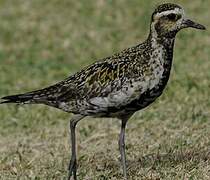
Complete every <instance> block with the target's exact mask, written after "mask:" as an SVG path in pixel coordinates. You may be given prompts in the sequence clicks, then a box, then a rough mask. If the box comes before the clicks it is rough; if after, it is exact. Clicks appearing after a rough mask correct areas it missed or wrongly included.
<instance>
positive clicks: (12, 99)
mask: <svg viewBox="0 0 210 180" xmlns="http://www.w3.org/2000/svg"><path fill="white" fill-rule="evenodd" d="M33 97H34V96H33V95H30V94H17V95H11V96H5V97H3V98H1V101H0V104H5V103H30V102H32V101H33Z"/></svg>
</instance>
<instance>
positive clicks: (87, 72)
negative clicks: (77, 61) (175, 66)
mask: <svg viewBox="0 0 210 180" xmlns="http://www.w3.org/2000/svg"><path fill="white" fill-rule="evenodd" d="M187 27H193V28H197V29H205V27H204V26H202V25H200V24H197V23H195V22H193V21H191V20H189V19H186V18H185V14H184V10H183V9H182V8H181V7H180V6H178V5H175V4H163V5H160V6H159V7H158V8H157V9H156V10H155V11H154V13H153V14H152V20H151V25H150V33H149V36H148V38H147V39H146V41H144V42H143V43H141V44H138V45H136V46H134V47H131V48H128V49H125V50H123V51H122V52H120V53H117V54H114V55H112V56H110V57H107V58H104V59H101V60H99V61H97V62H95V63H94V64H92V65H90V66H88V67H85V68H84V69H82V70H81V71H79V72H77V73H76V74H74V75H72V76H70V77H68V78H67V79H65V80H64V81H62V82H59V83H57V84H55V85H53V86H50V87H47V88H45V89H41V90H38V91H33V92H29V93H25V94H19V95H14V96H7V97H4V98H2V99H3V100H5V101H3V102H1V103H23V104H30V103H33V104H34V103H38V104H46V105H49V106H53V107H56V108H59V109H61V110H63V111H66V112H70V113H74V114H77V116H75V118H73V119H72V121H71V126H70V127H71V140H72V159H71V161H70V165H69V179H70V177H71V175H72V173H73V174H74V179H76V152H75V126H76V123H77V122H78V121H79V120H81V119H82V118H83V117H85V116H93V117H116V118H119V119H121V120H122V127H121V133H120V140H119V145H120V146H119V147H120V152H121V158H122V166H123V174H124V177H125V179H127V175H126V163H125V162H126V161H125V149H124V133H125V126H126V122H127V120H128V119H129V118H130V116H131V115H132V114H133V113H135V112H136V111H138V110H140V109H142V108H145V107H146V106H148V105H149V104H151V103H152V102H153V101H155V100H156V99H157V98H158V97H159V96H160V95H161V94H162V92H163V90H164V88H165V86H166V84H167V82H168V79H169V76H170V70H171V65H172V59H173V46H174V40H175V36H176V33H177V32H178V31H179V30H181V29H183V28H187Z"/></svg>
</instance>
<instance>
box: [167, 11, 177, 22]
mask: <svg viewBox="0 0 210 180" xmlns="http://www.w3.org/2000/svg"><path fill="white" fill-rule="evenodd" d="M167 18H168V19H169V20H176V18H177V16H176V14H173V13H172V14H169V15H167Z"/></svg>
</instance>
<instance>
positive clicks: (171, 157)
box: [0, 0, 210, 180]
mask: <svg viewBox="0 0 210 180" xmlns="http://www.w3.org/2000/svg"><path fill="white" fill-rule="evenodd" d="M160 2H161V1H160V0H158V1H152V0H149V1H139V0H132V1H126V0H119V1H108V0H107V1H105V0H97V1H96V0H90V1H88V3H87V1H85V0H80V1H66V0H65V1H59V0H51V1H45V0H30V1H27V0H16V1H12V0H0V32H1V33H0V94H1V96H4V95H8V94H14V93H20V92H24V91H28V90H33V89H37V88H40V87H44V86H47V85H49V84H52V83H54V82H56V81H58V80H61V79H63V78H64V77H66V76H67V75H69V73H70V74H72V73H74V72H76V71H77V70H79V69H80V68H81V67H83V66H85V65H87V64H89V63H91V62H94V60H96V59H98V58H101V57H105V56H107V55H110V54H112V53H114V52H117V51H120V50H121V49H123V48H125V47H128V46H131V45H133V44H137V43H138V42H141V41H142V40H143V39H145V38H146V35H147V33H148V27H149V21H150V15H151V13H152V11H153V9H154V7H155V5H157V4H159V3H160ZM173 2H177V3H180V4H182V5H183V6H184V7H185V9H186V11H187V14H188V15H189V16H190V17H194V19H196V20H197V21H199V22H201V23H203V24H205V25H206V26H207V29H209V25H210V23H209V15H210V14H209V7H210V2H209V1H208V0H202V1H193V2H192V1H187V0H183V1H173ZM209 37H210V33H209V31H206V32H200V31H195V30H192V29H189V30H185V31H183V32H181V33H180V34H179V35H178V37H177V41H176V47H175V55H174V56H175V58H174V66H173V71H172V76H171V79H170V82H169V85H168V87H167V89H166V91H165V93H164V94H163V96H161V98H159V100H158V101H157V102H156V103H154V104H153V105H152V106H151V107H149V108H147V109H145V110H144V111H141V112H137V113H136V114H135V116H133V118H132V119H131V120H130V121H129V123H128V127H127V131H126V144H127V158H128V173H129V177H130V179H138V180H139V179H151V180H152V179H193V180H194V179H210V156H209V153H210V141H209V137H210V121H208V120H209V117H210V110H209V108H210V101H209V96H210V90H209V87H210V81H209V79H210V71H209V69H210V61H209V57H210V50H209V45H210V38H209ZM69 118H70V115H69V114H67V113H63V112H61V111H59V110H55V109H52V108H48V107H46V106H41V105H38V106H35V105H33V106H14V105H8V106H1V107H0V179H6V180H7V179H8V180H10V179H20V180H24V179H34V180H38V179H65V177H66V169H67V164H68V160H69V157H70V152H69V148H70V147H69V136H68V120H69ZM119 127H120V126H119V122H118V121H117V120H115V119H92V118H87V119H86V120H83V121H81V122H80V124H79V126H78V128H77V132H78V133H77V139H78V156H79V159H78V160H79V170H78V176H79V179H100V180H105V179H113V180H114V179H121V178H122V175H121V171H120V163H119V152H118V146H117V139H118V133H119Z"/></svg>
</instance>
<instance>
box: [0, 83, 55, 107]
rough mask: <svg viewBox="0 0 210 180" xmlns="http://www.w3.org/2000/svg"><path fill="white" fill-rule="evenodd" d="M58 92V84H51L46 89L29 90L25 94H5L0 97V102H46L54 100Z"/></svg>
mask: <svg viewBox="0 0 210 180" xmlns="http://www.w3.org/2000/svg"><path fill="white" fill-rule="evenodd" d="M55 92H56V86H55V85H54V86H50V87H47V88H44V89H40V90H36V91H31V92H27V93H24V94H16V95H11V96H5V97H2V98H1V99H0V104H5V103H17V104H34V103H44V104H47V103H48V101H49V102H50V101H52V100H54V94H55Z"/></svg>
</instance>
